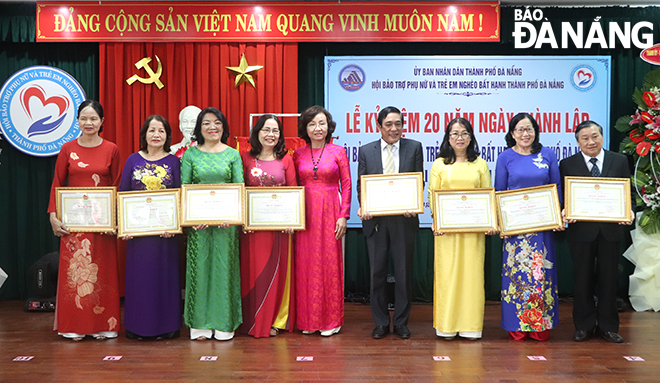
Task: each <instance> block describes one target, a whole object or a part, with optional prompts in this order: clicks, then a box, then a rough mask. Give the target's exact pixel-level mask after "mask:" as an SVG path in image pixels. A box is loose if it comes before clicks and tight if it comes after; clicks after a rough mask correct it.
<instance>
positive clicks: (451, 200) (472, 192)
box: [431, 188, 497, 233]
mask: <svg viewBox="0 0 660 383" xmlns="http://www.w3.org/2000/svg"><path fill="white" fill-rule="evenodd" d="M431 201H432V203H433V211H434V215H433V231H436V232H441V233H472V232H479V233H485V232H487V231H490V230H497V209H496V207H495V189H493V188H485V189H451V190H433V193H432V194H431Z"/></svg>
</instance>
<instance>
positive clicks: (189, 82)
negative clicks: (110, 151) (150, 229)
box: [99, 43, 298, 296]
mask: <svg viewBox="0 0 660 383" xmlns="http://www.w3.org/2000/svg"><path fill="white" fill-rule="evenodd" d="M99 50H100V53H99V61H100V64H99V89H100V90H99V93H100V96H99V101H100V102H101V105H103V109H104V112H105V122H104V125H103V126H104V128H103V133H102V136H103V137H104V138H106V139H108V140H110V141H112V142H114V143H116V144H117V146H118V147H119V152H120V154H121V158H122V161H126V159H127V158H128V156H129V155H130V154H132V153H134V152H136V151H138V149H139V146H140V138H139V131H140V127H141V126H142V123H143V122H144V120H145V119H146V118H147V117H148V116H149V115H151V114H160V115H162V116H164V117H165V118H167V120H168V121H169V122H170V125H171V126H172V136H173V139H172V143H177V142H179V141H181V139H182V138H183V137H182V135H181V132H180V131H179V112H180V111H181V109H183V108H184V107H185V106H187V105H196V106H198V107H199V108H200V109H204V108H206V107H208V106H213V107H216V108H218V109H220V110H221V111H222V112H223V113H224V114H225V116H226V117H227V121H228V123H229V137H230V138H229V142H228V143H229V145H231V146H234V147H235V146H236V145H235V143H236V140H235V139H234V137H237V136H239V137H240V136H249V131H250V126H249V115H250V113H297V112H298V44H296V43H287V44H278V43H269V44H263V43H250V44H238V43H233V44H228V43H101V44H100V47H99ZM243 54H245V58H246V59H247V61H248V64H249V65H261V66H263V68H262V69H260V70H259V71H257V72H256V73H252V75H253V78H254V82H255V85H256V89H255V88H254V87H252V85H250V84H248V83H243V84H241V85H239V86H238V87H237V88H236V89H234V83H235V77H234V74H233V73H232V72H230V71H229V70H227V69H226V68H225V67H227V66H231V67H237V66H239V63H240V60H241V56H242V55H243ZM156 55H157V56H158V58H159V59H160V61H161V63H162V68H163V70H162V74H161V76H160V78H159V79H160V81H161V82H162V83H163V84H164V85H165V86H164V87H163V88H162V89H158V87H157V85H156V84H154V83H151V84H142V83H141V82H139V81H136V82H134V83H133V84H132V85H128V83H127V82H126V79H128V78H129V77H131V76H133V75H134V74H135V75H137V76H139V77H142V78H148V77H149V75H148V74H147V73H146V71H145V69H137V68H136V67H135V63H136V62H138V61H139V60H141V59H142V58H144V57H151V58H152V61H151V62H150V63H149V66H150V67H151V68H152V70H153V71H154V72H156V71H157V70H158V63H157V61H156V57H155V56H156ZM282 120H283V123H284V135H285V137H297V135H298V134H297V127H296V126H297V119H295V118H284V119H282ZM118 242H119V254H120V256H119V270H120V272H119V275H120V284H119V285H120V290H121V295H122V296H123V295H124V293H123V290H124V273H125V265H126V261H125V260H126V255H125V254H126V250H125V249H126V248H125V245H124V241H122V240H119V241H118Z"/></svg>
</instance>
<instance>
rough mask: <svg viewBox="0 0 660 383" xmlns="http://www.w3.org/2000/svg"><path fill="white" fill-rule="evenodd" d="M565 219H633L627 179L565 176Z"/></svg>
mask: <svg viewBox="0 0 660 383" xmlns="http://www.w3.org/2000/svg"><path fill="white" fill-rule="evenodd" d="M564 185H565V190H564V193H565V194H564V195H565V197H564V201H565V208H566V209H565V213H566V219H575V220H577V221H599V222H624V221H631V220H632V212H631V201H630V199H631V197H630V179H628V178H606V177H565V178H564Z"/></svg>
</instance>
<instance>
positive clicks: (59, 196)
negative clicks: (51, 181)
mask: <svg viewBox="0 0 660 383" xmlns="http://www.w3.org/2000/svg"><path fill="white" fill-rule="evenodd" d="M55 193H56V197H55V198H56V199H55V207H56V213H57V219H59V220H60V221H61V222H62V223H63V224H64V225H65V226H66V227H67V228H68V229H69V231H71V232H104V231H112V230H115V228H116V226H117V221H116V213H115V208H116V205H115V198H116V193H117V188H116V187H114V186H111V187H88V188H84V187H61V188H56V189H55Z"/></svg>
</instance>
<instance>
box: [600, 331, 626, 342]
mask: <svg viewBox="0 0 660 383" xmlns="http://www.w3.org/2000/svg"><path fill="white" fill-rule="evenodd" d="M600 337H601V338H603V339H605V340H606V341H608V342H612V343H623V338H622V337H621V335H619V334H617V333H615V332H613V331H602V332H601V333H600Z"/></svg>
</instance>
